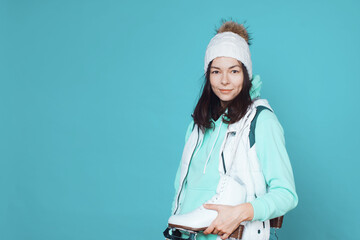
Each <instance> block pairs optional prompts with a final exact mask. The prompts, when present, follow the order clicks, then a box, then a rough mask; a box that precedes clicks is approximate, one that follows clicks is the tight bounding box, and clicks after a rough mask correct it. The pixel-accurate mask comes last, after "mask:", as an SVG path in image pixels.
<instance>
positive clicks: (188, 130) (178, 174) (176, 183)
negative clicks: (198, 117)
mask: <svg viewBox="0 0 360 240" xmlns="http://www.w3.org/2000/svg"><path fill="white" fill-rule="evenodd" d="M193 123H194V120H192V121H191V122H190V123H189V125H188V127H187V130H186V133H185V143H186V142H187V140H188V139H189V137H190V134H191V132H192V126H193ZM180 170H181V160H180V162H179V166H178V169H177V171H176V175H175V181H174V188H175V196H174V200H173V203H172V208H171V213H173V212H174V208H175V201H176V193H177V191H178V189H179V184H180Z"/></svg>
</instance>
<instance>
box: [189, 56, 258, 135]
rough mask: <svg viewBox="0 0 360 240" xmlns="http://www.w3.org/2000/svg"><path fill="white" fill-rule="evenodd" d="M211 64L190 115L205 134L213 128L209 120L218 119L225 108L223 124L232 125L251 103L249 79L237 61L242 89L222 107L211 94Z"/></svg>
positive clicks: (243, 67)
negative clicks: (242, 75) (208, 129)
mask: <svg viewBox="0 0 360 240" xmlns="http://www.w3.org/2000/svg"><path fill="white" fill-rule="evenodd" d="M212 62H213V61H211V62H210V63H209V65H208V68H207V70H206V73H205V74H204V75H205V82H204V84H203V86H202V94H201V96H200V98H199V101H198V102H197V104H196V107H195V109H194V112H193V114H191V116H192V118H193V119H194V122H195V123H196V124H197V125H198V126H199V127H200V129H201V130H202V131H203V132H205V130H206V129H207V128H212V127H214V124H213V122H212V121H211V119H214V120H216V119H218V118H219V117H220V116H221V114H223V113H224V112H225V110H226V108H228V112H227V114H225V117H227V118H228V120H227V119H224V120H223V122H224V123H227V124H232V123H235V122H237V121H239V120H240V119H241V118H242V117H243V116H244V115H245V114H246V112H247V110H248V108H249V106H250V105H251V104H252V103H253V100H252V99H251V97H250V89H251V87H252V83H251V81H250V79H249V74H248V71H247V69H246V67H245V65H244V64H243V63H242V62H240V61H239V63H240V65H241V68H242V72H243V74H244V80H243V86H242V89H241V91H240V93H239V94H238V95H237V96H236V97H235V98H234V99H233V100H231V101H230V102H228V103H226V105H225V106H224V107H222V106H221V103H220V99H219V97H218V96H216V94H215V93H214V92H213V90H212V88H211V84H210V68H211V65H212Z"/></svg>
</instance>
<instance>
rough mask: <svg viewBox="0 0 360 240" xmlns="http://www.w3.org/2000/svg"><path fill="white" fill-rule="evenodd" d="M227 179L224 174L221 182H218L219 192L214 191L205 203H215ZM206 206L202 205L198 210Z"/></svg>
mask: <svg viewBox="0 0 360 240" xmlns="http://www.w3.org/2000/svg"><path fill="white" fill-rule="evenodd" d="M228 179H229V176H224V177H223V178H222V179H221V182H219V184H220V189H219V192H218V193H216V194H215V195H214V196H213V197H212V198H211V199H210V200H208V201H207V202H206V203H208V204H213V203H217V201H218V200H219V199H220V195H221V193H222V192H223V191H224V187H225V185H226V182H227V181H228ZM204 209H206V208H204V207H203V205H201V206H200V210H204Z"/></svg>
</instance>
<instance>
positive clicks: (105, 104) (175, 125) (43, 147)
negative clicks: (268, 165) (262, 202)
mask: <svg viewBox="0 0 360 240" xmlns="http://www.w3.org/2000/svg"><path fill="white" fill-rule="evenodd" d="M359 12H360V4H359V2H358V1H355V0H354V1H350V0H346V1H345V0H343V1H314V0H311V1H310V0H304V1H275V0H274V1H239V0H238V1H210V0H206V1H169V0H167V1H107V0H106V1H104V0H102V1H38V0H33V1H16V0H13V1H1V3H0V28H1V34H0V68H1V70H0V240H65V239H66V240H68V239H69V240H72V239H74V240H75V239H76V240H90V239H94V240H98V239H103V240H113V239H114V240H115V239H134V240H136V239H139V240H141V239H163V236H162V231H163V230H164V229H165V227H166V224H167V219H168V217H169V216H170V209H171V203H172V199H173V195H174V188H173V181H174V177H175V172H176V169H177V166H178V164H179V161H180V158H181V154H182V150H183V147H184V138H185V131H186V127H187V125H188V123H189V121H190V120H191V117H190V114H191V112H192V110H193V108H194V106H195V103H196V100H197V98H198V96H199V92H200V88H201V85H202V81H203V78H202V75H203V64H204V54H205V49H206V46H207V44H208V42H209V41H210V39H211V38H212V37H213V36H214V29H215V27H216V26H219V25H220V20H221V18H225V19H229V18H232V19H233V20H236V21H239V22H244V21H246V23H245V26H247V27H248V30H249V32H250V33H251V34H252V37H253V41H252V45H251V47H250V49H251V53H252V60H253V72H254V73H255V74H259V75H260V76H261V79H262V81H263V86H262V93H261V94H262V97H263V98H266V99H268V101H269V103H270V104H271V106H272V107H273V108H274V110H275V113H276V114H277V116H278V118H279V121H280V123H281V124H282V126H283V128H284V131H285V139H286V146H287V149H288V153H289V156H290V159H291V162H292V166H293V170H294V175H295V182H296V187H297V192H298V195H299V204H298V206H297V208H295V209H294V210H293V211H291V212H289V213H288V214H286V216H285V218H284V225H283V228H282V229H281V230H279V231H278V235H279V237H280V239H293V240H298V239H316V240H322V239H326V240H329V239H359V238H358V228H359V222H360V221H359V213H360V209H359V204H358V203H359V197H360V193H359V185H358V184H359V183H360V177H359V170H360V169H359V167H360V164H359V160H360V159H359V155H358V151H359V147H360V144H359V143H360V142H359V134H360V129H359V116H360V111H359V110H360V108H359V107H358V106H357V105H358V104H357V103H358V102H359V100H360V97H359V89H360V83H359V82H360V81H359V80H360V79H359V74H360V72H359V63H360V57H359V56H360V55H359V54H360V47H359V42H360V27H359V26H360V25H359V24H360V15H359Z"/></svg>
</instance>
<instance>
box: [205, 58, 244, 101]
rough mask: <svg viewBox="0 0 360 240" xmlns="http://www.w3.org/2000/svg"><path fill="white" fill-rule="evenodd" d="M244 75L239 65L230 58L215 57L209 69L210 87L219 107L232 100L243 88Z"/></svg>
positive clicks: (235, 60)
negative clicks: (218, 100) (216, 97)
mask: <svg viewBox="0 0 360 240" xmlns="http://www.w3.org/2000/svg"><path fill="white" fill-rule="evenodd" d="M243 81H244V74H243V71H242V67H241V63H240V62H239V61H238V60H237V59H235V58H232V57H217V58H215V59H214V60H213V62H212V64H211V68H210V85H211V88H212V90H213V92H214V93H215V94H216V96H218V98H219V99H220V103H221V106H223V107H224V104H225V103H226V102H229V101H231V100H233V99H234V98H235V97H236V96H237V95H238V94H239V93H240V92H241V89H242V86H243Z"/></svg>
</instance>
